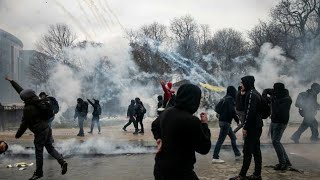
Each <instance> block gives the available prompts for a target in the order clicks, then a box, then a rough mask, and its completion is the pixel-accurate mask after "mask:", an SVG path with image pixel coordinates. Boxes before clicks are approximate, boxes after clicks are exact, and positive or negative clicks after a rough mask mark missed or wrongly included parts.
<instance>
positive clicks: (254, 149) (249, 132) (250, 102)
mask: <svg viewBox="0 0 320 180" xmlns="http://www.w3.org/2000/svg"><path fill="white" fill-rule="evenodd" d="M254 81H255V79H254V77H253V76H245V77H243V78H241V83H240V86H241V90H242V91H244V92H245V120H244V125H243V130H242V133H243V138H244V144H243V163H242V168H241V171H240V173H239V175H238V176H235V177H233V178H230V180H242V179H247V178H248V179H257V180H260V179H262V178H261V168H262V157H261V149H260V137H261V133H262V126H263V121H262V118H261V114H260V113H259V111H258V107H260V106H261V105H262V101H261V100H262V99H261V94H260V93H259V92H258V91H257V90H256V89H255V87H254ZM252 156H253V157H254V163H255V168H254V173H253V174H252V175H251V176H248V177H246V175H247V171H248V169H249V167H250V163H251V159H252Z"/></svg>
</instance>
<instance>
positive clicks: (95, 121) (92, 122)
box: [90, 116, 101, 132]
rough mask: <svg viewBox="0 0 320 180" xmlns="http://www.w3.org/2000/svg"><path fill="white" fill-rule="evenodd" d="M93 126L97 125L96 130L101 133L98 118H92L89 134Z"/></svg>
mask: <svg viewBox="0 0 320 180" xmlns="http://www.w3.org/2000/svg"><path fill="white" fill-rule="evenodd" d="M94 124H97V125H98V130H99V132H101V127H100V118H99V116H92V121H91V129H90V132H92V131H93V128H94Z"/></svg>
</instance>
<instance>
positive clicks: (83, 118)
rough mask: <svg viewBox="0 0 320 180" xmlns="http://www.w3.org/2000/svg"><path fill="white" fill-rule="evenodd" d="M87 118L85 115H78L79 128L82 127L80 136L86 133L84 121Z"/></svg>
mask: <svg viewBox="0 0 320 180" xmlns="http://www.w3.org/2000/svg"><path fill="white" fill-rule="evenodd" d="M85 119H86V118H85V117H81V116H79V117H78V123H79V128H80V129H79V133H78V135H80V136H83V135H84V131H83V122H84V120H85Z"/></svg>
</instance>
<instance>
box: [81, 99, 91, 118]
mask: <svg viewBox="0 0 320 180" xmlns="http://www.w3.org/2000/svg"><path fill="white" fill-rule="evenodd" d="M88 108H89V103H88V102H87V101H84V102H83V107H82V112H81V113H83V114H84V116H86V115H87V114H88Z"/></svg>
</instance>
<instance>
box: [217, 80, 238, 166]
mask: <svg viewBox="0 0 320 180" xmlns="http://www.w3.org/2000/svg"><path fill="white" fill-rule="evenodd" d="M236 95H237V90H236V88H235V87H233V86H229V87H228V88H227V94H226V96H225V97H224V98H223V99H221V100H220V101H219V103H218V104H217V106H216V108H215V111H216V112H217V113H218V114H219V127H220V133H219V138H218V141H217V144H216V146H215V148H214V153H213V158H212V163H224V161H223V160H222V159H220V158H219V152H220V149H221V146H222V144H223V142H224V140H225V139H226V137H227V135H228V136H229V137H230V139H231V144H232V149H233V152H234V154H235V156H236V160H238V159H239V157H241V153H240V151H239V149H238V147H237V143H236V139H237V137H236V135H235V134H234V132H233V131H232V129H231V121H232V119H234V120H235V121H236V122H237V124H239V118H238V116H237V114H236V110H235V98H236Z"/></svg>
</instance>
